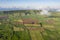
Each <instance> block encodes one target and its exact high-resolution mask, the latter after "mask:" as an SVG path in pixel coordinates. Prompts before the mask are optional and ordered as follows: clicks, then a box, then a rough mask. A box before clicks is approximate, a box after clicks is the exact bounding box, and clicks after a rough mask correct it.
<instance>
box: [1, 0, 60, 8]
mask: <svg viewBox="0 0 60 40" xmlns="http://www.w3.org/2000/svg"><path fill="white" fill-rule="evenodd" d="M0 7H4V8H13V7H16V8H37V9H39V8H46V7H51V8H60V0H0Z"/></svg>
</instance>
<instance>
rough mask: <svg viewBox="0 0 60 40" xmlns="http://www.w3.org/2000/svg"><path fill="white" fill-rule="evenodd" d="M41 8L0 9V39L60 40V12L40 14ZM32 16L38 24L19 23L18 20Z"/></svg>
mask: <svg viewBox="0 0 60 40" xmlns="http://www.w3.org/2000/svg"><path fill="white" fill-rule="evenodd" d="M39 12H41V10H16V11H0V40H60V12H51V15H50V16H46V15H40V14H39ZM24 18H32V19H37V20H39V23H42V27H41V25H40V26H36V25H39V24H36V25H35V24H28V26H26V25H25V24H20V23H19V21H18V20H22V19H24ZM14 27H15V29H14Z"/></svg>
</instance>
